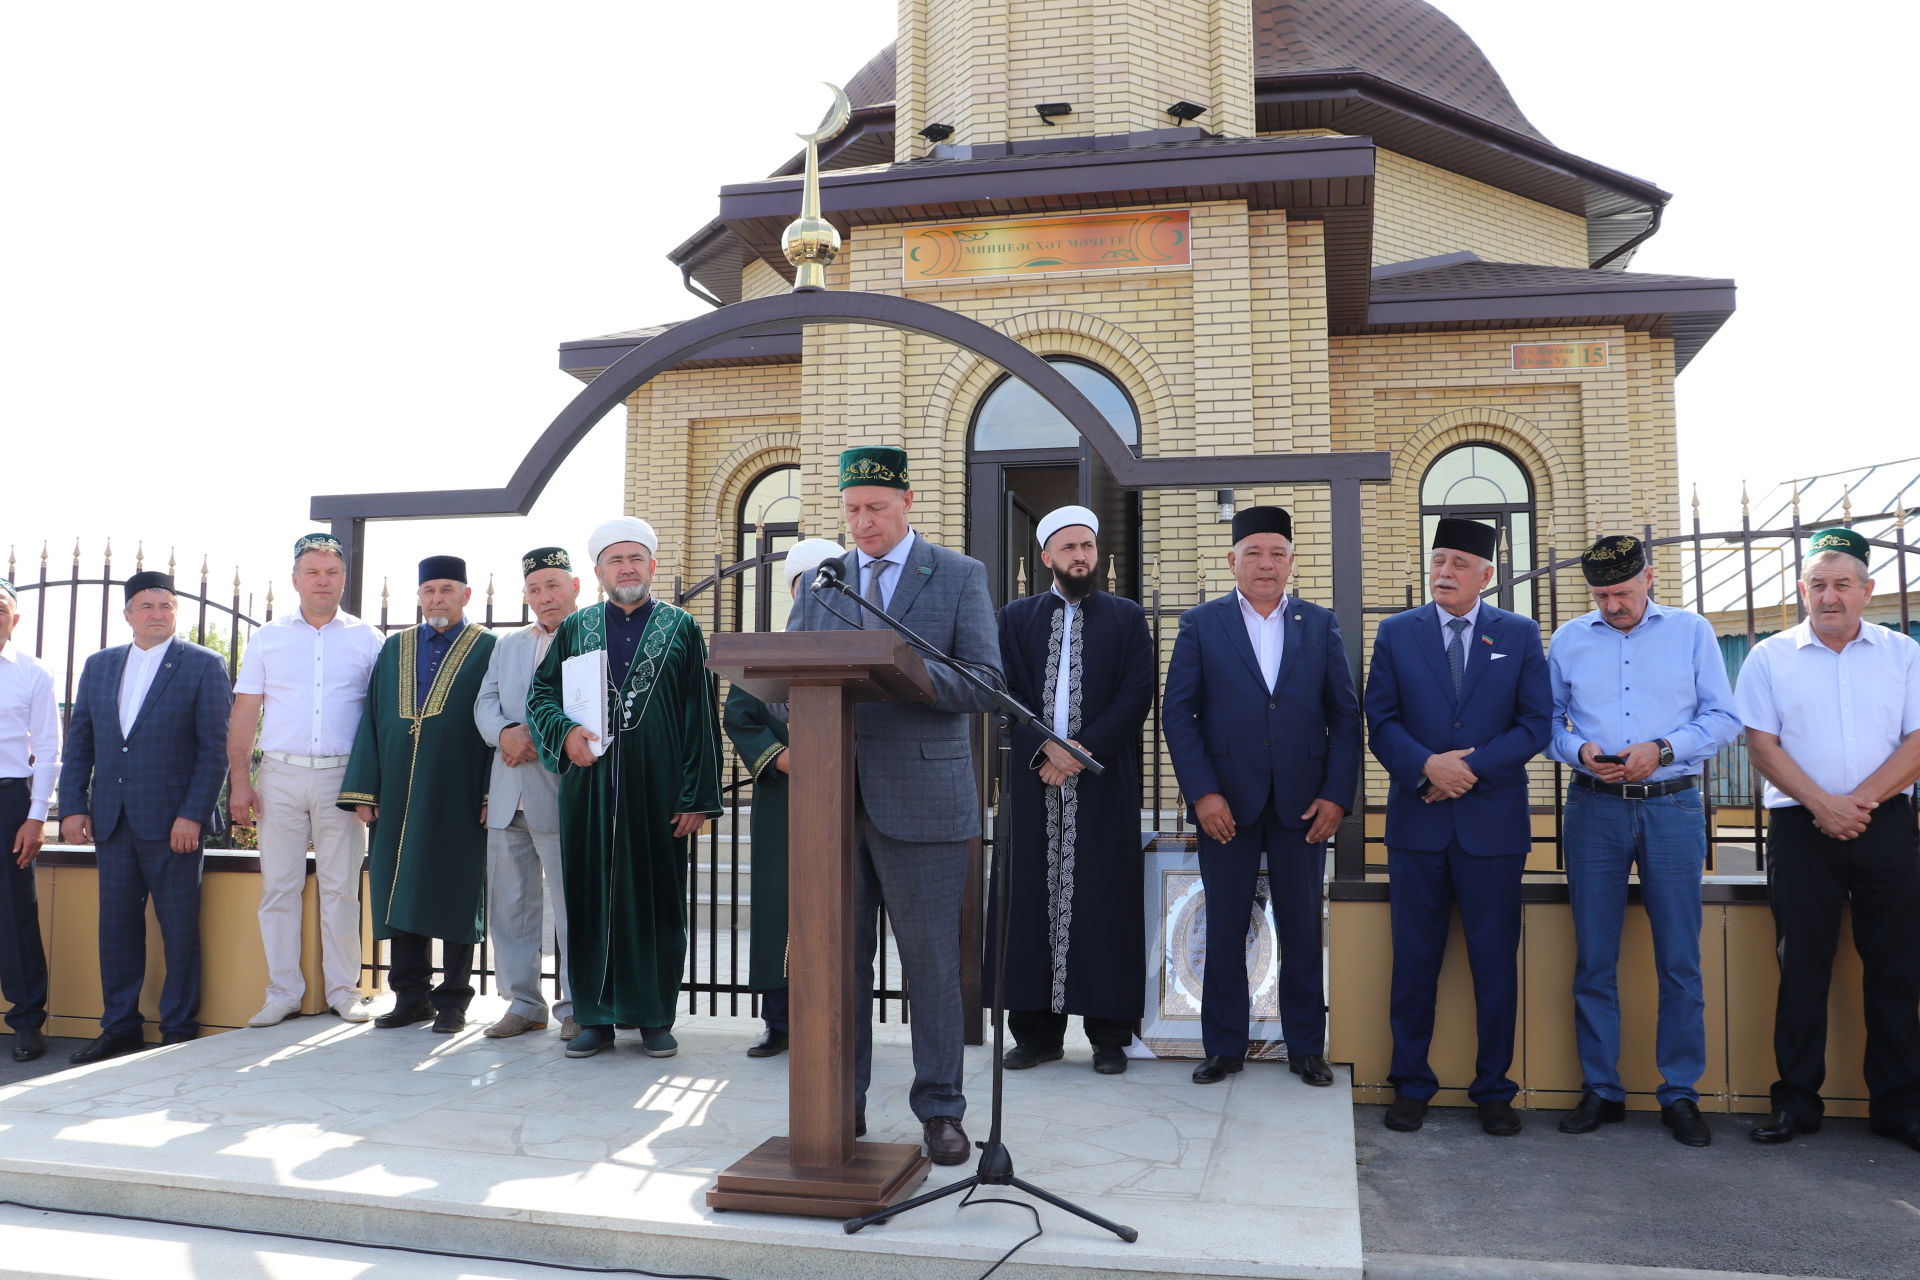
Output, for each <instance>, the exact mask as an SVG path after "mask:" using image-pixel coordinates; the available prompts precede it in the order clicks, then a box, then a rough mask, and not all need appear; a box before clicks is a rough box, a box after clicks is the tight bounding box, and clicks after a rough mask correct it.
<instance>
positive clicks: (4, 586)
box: [0, 578, 20, 600]
mask: <svg viewBox="0 0 1920 1280" xmlns="http://www.w3.org/2000/svg"><path fill="white" fill-rule="evenodd" d="M0 596H5V597H6V598H7V599H9V600H18V599H19V598H20V593H19V592H17V591H15V590H14V589H13V583H11V582H9V581H7V580H6V579H5V578H0Z"/></svg>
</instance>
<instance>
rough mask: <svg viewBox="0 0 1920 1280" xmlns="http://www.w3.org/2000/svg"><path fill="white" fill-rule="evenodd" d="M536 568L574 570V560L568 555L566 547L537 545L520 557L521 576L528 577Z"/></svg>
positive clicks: (569, 571)
mask: <svg viewBox="0 0 1920 1280" xmlns="http://www.w3.org/2000/svg"><path fill="white" fill-rule="evenodd" d="M535 569H564V570H565V571H566V572H568V573H572V572H573V561H572V560H571V559H569V558H568V557H567V549H566V548H565V547H535V548H534V549H533V550H531V551H529V552H527V554H525V555H523V556H521V557H520V576H521V577H523V578H524V577H526V576H527V575H528V574H530V573H532V572H533V571H534V570H535Z"/></svg>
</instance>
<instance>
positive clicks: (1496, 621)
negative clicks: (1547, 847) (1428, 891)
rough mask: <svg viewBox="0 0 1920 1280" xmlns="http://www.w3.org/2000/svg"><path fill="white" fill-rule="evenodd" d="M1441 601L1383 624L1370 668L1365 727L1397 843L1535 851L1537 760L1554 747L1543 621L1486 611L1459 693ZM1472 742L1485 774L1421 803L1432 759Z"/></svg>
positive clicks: (1470, 643)
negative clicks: (1533, 771)
mask: <svg viewBox="0 0 1920 1280" xmlns="http://www.w3.org/2000/svg"><path fill="white" fill-rule="evenodd" d="M1439 613H1440V607H1439V606H1438V605H1436V604H1434V603H1433V602H1432V601H1428V602H1427V603H1426V604H1424V605H1422V606H1421V607H1420V608H1418V609H1412V610H1409V611H1408V612H1406V613H1400V614H1395V615H1394V616H1393V617H1391V618H1388V619H1387V620H1386V621H1385V622H1382V623H1381V624H1380V631H1379V634H1378V635H1377V636H1376V637H1375V638H1374V642H1373V665H1372V667H1370V668H1369V669H1368V673H1367V729H1368V732H1369V734H1370V735H1371V739H1370V742H1371V746H1372V748H1373V754H1374V758H1375V759H1377V760H1379V761H1380V763H1381V764H1382V765H1384V766H1385V767H1386V770H1387V773H1388V774H1389V775H1391V778H1392V786H1391V787H1390V789H1389V790H1388V792H1387V845H1388V847H1390V848H1395V849H1411V850H1420V851H1427V852H1438V851H1441V850H1444V849H1445V848H1446V847H1447V846H1448V845H1449V844H1450V843H1451V842H1452V841H1454V840H1458V841H1459V842H1460V847H1461V848H1462V849H1464V850H1466V851H1467V852H1468V853H1474V854H1483V855H1494V854H1515V853H1526V852H1527V851H1528V850H1530V849H1531V848H1532V847H1533V825H1532V818H1531V814H1530V811H1529V808H1528V804H1527V767H1526V766H1527V761H1529V760H1531V759H1533V757H1534V756H1536V755H1538V754H1540V752H1541V751H1542V750H1544V749H1545V748H1546V745H1547V739H1548V737H1549V735H1550V721H1551V719H1552V715H1553V690H1552V687H1551V685H1550V683H1549V681H1548V679H1547V658H1546V653H1545V651H1544V650H1543V649H1541V647H1540V624H1539V623H1537V622H1535V621H1534V620H1533V619H1532V618H1527V617H1522V616H1521V615H1520V614H1517V613H1508V612H1507V611H1506V610H1504V609H1496V608H1494V607H1493V606H1492V605H1490V604H1484V603H1483V604H1482V605H1481V606H1480V618H1479V626H1478V627H1476V628H1475V629H1474V631H1473V632H1472V633H1471V634H1469V635H1468V636H1467V638H1466V639H1467V647H1468V649H1469V651H1470V652H1469V653H1468V656H1467V674H1466V679H1465V680H1464V681H1463V682H1462V686H1461V696H1460V698H1459V700H1458V701H1457V702H1456V701H1455V699H1454V696H1453V677H1452V675H1451V674H1449V672H1448V670H1447V651H1446V647H1445V646H1444V645H1443V644H1442V643H1441V636H1442V634H1443V633H1442V632H1441V630H1440V617H1439ZM1462 747H1472V748H1473V754H1472V755H1470V756H1468V757H1467V758H1466V764H1467V767H1468V768H1469V769H1472V770H1473V772H1474V774H1475V775H1476V776H1478V777H1479V779H1480V781H1479V783H1478V784H1476V785H1475V786H1474V788H1473V789H1472V790H1471V791H1469V792H1467V794H1465V795H1463V796H1461V797H1460V798H1459V799H1457V800H1444V801H1440V802H1437V803H1435V804H1428V803H1427V802H1426V801H1424V800H1422V799H1421V798H1420V791H1419V787H1420V778H1421V773H1422V770H1424V769H1425V768H1426V763H1427V758H1428V757H1429V756H1432V755H1435V754H1437V753H1440V752H1446V751H1457V750H1459V749H1460V748H1462Z"/></svg>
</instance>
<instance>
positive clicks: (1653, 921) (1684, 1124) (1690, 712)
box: [1547, 535, 1740, 1147]
mask: <svg viewBox="0 0 1920 1280" xmlns="http://www.w3.org/2000/svg"><path fill="white" fill-rule="evenodd" d="M1580 568H1581V572H1582V574H1583V575H1584V576H1585V577H1586V580H1587V586H1588V588H1589V589H1590V590H1591V592H1592V595H1593V600H1594V603H1595V604H1597V605H1598V606H1599V608H1597V609H1595V610H1593V611H1592V612H1591V613H1585V614H1582V615H1581V616H1579V617H1578V618H1575V619H1574V620H1573V621H1571V622H1569V623H1566V624H1565V625H1563V626H1562V627H1561V628H1560V629H1559V630H1558V631H1555V632H1554V633H1553V645H1552V647H1551V649H1550V650H1549V651H1548V655H1547V666H1548V670H1549V672H1550V674H1551V676H1552V681H1553V742H1552V744H1551V745H1550V746H1549V747H1548V749H1547V754H1548V755H1549V756H1551V757H1552V758H1553V759H1555V760H1558V761H1560V762H1561V763H1562V764H1566V765H1571V766H1572V767H1573V771H1574V772H1573V781H1572V785H1570V786H1569V787H1568V789H1567V808H1566V819H1565V822H1564V824H1563V826H1562V831H1561V848H1562V850H1563V852H1564V854H1565V857H1566V864H1567V893H1568V896H1569V897H1570V898H1571V900H1572V904H1573V931H1574V949H1575V963H1574V977H1573V999H1574V1036H1575V1040H1576V1043H1577V1045H1578V1048H1579V1053H1580V1072H1581V1076H1582V1080H1581V1088H1582V1090H1583V1092H1582V1094H1581V1097H1580V1102H1579V1105H1578V1106H1576V1107H1575V1108H1574V1109H1573V1110H1572V1111H1570V1112H1568V1113H1567V1115H1566V1116H1564V1117H1563V1118H1562V1119H1561V1121H1560V1131H1561V1132H1562V1133H1591V1132H1593V1131H1594V1130H1595V1129H1597V1128H1599V1127H1600V1126H1601V1125H1602V1124H1610V1123H1614V1122H1617V1121H1619V1120H1622V1119H1624V1118H1625V1117H1626V1091H1625V1090H1624V1089H1623V1088H1622V1087H1621V1084H1620V1073H1619V1067H1618V1063H1619V1058H1620V996H1619V988H1618V983H1617V981H1616V973H1615V971H1616V968H1617V966H1618V963H1619V959H1620V929H1621V924H1622V922H1623V920H1624V918H1625V914H1626V907H1627V874H1628V871H1629V870H1630V869H1633V868H1636V867H1637V868H1638V870H1639V873H1640V894H1641V899H1642V901H1643V902H1644V903H1645V905H1646V909H1647V922H1648V924H1649V925H1650V926H1651V928H1652V932H1653V955H1654V965H1655V968H1656V969H1657V971H1658V973H1659V977H1660V1014H1659V1023H1658V1028H1657V1032H1656V1037H1655V1046H1654V1057H1655V1060H1656V1061H1657V1062H1658V1064H1659V1067H1660V1075H1661V1084H1660V1088H1659V1090H1658V1091H1657V1097H1658V1098H1659V1100H1660V1119H1661V1122H1662V1123H1663V1124H1665V1125H1666V1126H1667V1127H1668V1128H1669V1129H1671V1130H1673V1136H1674V1138H1675V1139H1676V1140H1678V1141H1679V1142H1681V1143H1684V1144H1685V1145H1687V1146H1690V1147H1704V1146H1706V1145H1708V1144H1709V1143H1710V1142H1712V1140H1713V1134H1712V1132H1711V1131H1710V1130H1709V1129H1708V1128H1707V1122H1706V1120H1705V1119H1704V1118H1703V1117H1702V1116H1701V1115H1700V1106H1699V1098H1700V1095H1699V1093H1698V1092H1696V1090H1695V1088H1694V1086H1695V1084H1696V1083H1697V1082H1698V1081H1699V1079H1700V1075H1701V1073H1702V1072H1703V1071H1705V1070H1706V1065H1707V1029H1706V998H1705V994H1704V992H1703V990H1702V987H1701V982H1700V876H1701V871H1702V869H1703V868H1704V865H1705V862H1706V852H1707V833H1706V818H1705V801H1704V800H1703V798H1702V796H1701V794H1700V788H1699V783H1700V770H1701V767H1702V766H1703V765H1704V764H1705V763H1706V762H1707V761H1708V760H1709V759H1711V758H1712V757H1713V755H1714V753H1715V752H1716V751H1718V750H1719V749H1720V748H1721V747H1722V746H1724V745H1725V744H1727V743H1729V742H1732V741H1733V740H1734V739H1735V738H1737V737H1738V736H1739V735H1740V720H1739V717H1738V716H1736V715H1735V714H1734V711H1733V690H1732V688H1731V687H1730V686H1729V684H1728V681H1727V670H1726V667H1725V665H1724V664H1723V663H1722V661H1721V658H1720V647H1719V645H1718V643H1717V642H1716V641H1715V639H1714V635H1713V627H1712V626H1711V624H1709V623H1708V622H1707V620H1706V619H1705V618H1702V617H1701V616H1700V615H1699V614H1697V613H1692V612H1689V611H1688V610H1685V609H1668V608H1662V607H1661V606H1660V605H1657V604H1655V603H1654V602H1653V601H1652V600H1651V599H1649V598H1648V593H1649V592H1650V590H1651V589H1652V587H1653V572H1654V571H1653V566H1652V565H1651V564H1650V563H1649V562H1648V559H1647V553H1646V547H1645V546H1644V545H1643V544H1642V543H1641V541H1640V540H1639V539H1638V538H1634V537H1631V536H1627V535H1619V536H1614V537H1606V538H1601V539H1600V540H1599V541H1597V542H1595V543H1594V544H1593V545H1592V546H1591V547H1589V548H1587V550H1586V552H1585V554H1583V555H1582V556H1581V557H1580Z"/></svg>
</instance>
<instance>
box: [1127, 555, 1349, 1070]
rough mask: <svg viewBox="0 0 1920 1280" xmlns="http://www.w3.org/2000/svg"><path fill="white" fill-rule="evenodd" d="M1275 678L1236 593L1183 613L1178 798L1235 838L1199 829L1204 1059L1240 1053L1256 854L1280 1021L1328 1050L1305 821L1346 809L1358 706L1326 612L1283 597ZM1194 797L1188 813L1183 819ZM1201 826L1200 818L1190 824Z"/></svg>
mask: <svg viewBox="0 0 1920 1280" xmlns="http://www.w3.org/2000/svg"><path fill="white" fill-rule="evenodd" d="M1281 605H1282V607H1283V608H1284V609H1285V610H1286V615H1285V619H1284V621H1283V623H1282V629H1283V631H1284V633H1285V640H1284V642H1283V643H1282V646H1281V656H1280V672H1279V675H1278V676H1277V677H1276V678H1275V680H1274V687H1273V688H1272V689H1271V690H1269V689H1268V688H1267V683H1266V679H1265V678H1264V677H1263V676H1262V675H1261V672H1260V662H1259V659H1258V658H1257V657H1256V656H1255V655H1254V652H1253V644H1252V642H1251V641H1249V640H1248V638H1247V629H1246V624H1245V622H1244V621H1243V620H1242V618H1241V614H1240V599H1239V594H1238V593H1237V592H1231V591H1230V592H1228V593H1227V594H1226V595H1224V596H1221V597H1219V598H1218V599H1216V600H1209V601H1207V602H1206V603H1205V604H1202V605H1199V606H1197V607H1195V608H1193V609H1189V610H1188V611H1187V612H1186V613H1185V614H1184V615H1182V616H1181V619H1180V634H1179V637H1178V639H1176V640H1175V641H1174V646H1173V660H1172V662H1171V663H1170V664H1169V665H1168V667H1167V687H1166V694H1165V697H1164V698H1163V699H1162V703H1161V712H1162V720H1163V724H1164V727H1165V730H1166V736H1167V751H1168V754H1169V755H1171V756H1172V758H1173V769H1174V775H1175V776H1176V777H1177V778H1178V779H1179V782H1180V791H1181V794H1183V795H1185V796H1187V797H1188V799H1189V801H1190V802H1191V801H1192V800H1197V799H1199V798H1200V797H1202V796H1206V795H1211V794H1214V793H1216V792H1217V793H1219V794H1220V795H1221V796H1222V797H1224V798H1225V800H1226V802H1227V807H1228V808H1229V809H1230V810H1231V811H1232V812H1233V818H1234V825H1235V827H1236V832H1235V835H1234V838H1233V839H1232V840H1230V841H1228V842H1227V843H1225V844H1221V843H1219V842H1218V841H1216V840H1214V839H1213V838H1212V837H1210V836H1209V835H1207V833H1206V832H1205V831H1201V832H1200V877H1201V881H1202V883H1203V884H1204V885H1205V887H1206V894H1207V955H1206V969H1205V972H1204V974H1203V977H1202V991H1201V1011H1200V1027H1201V1036H1202V1043H1203V1045H1204V1047H1205V1050H1206V1053H1207V1054H1208V1056H1210V1057H1211V1056H1222V1057H1240V1056H1242V1055H1244V1054H1245V1053H1246V1050H1247V1023H1248V1014H1249V1002H1248V991H1247V961H1246V937H1247V927H1248V923H1249V920H1250V918H1251V915H1252V912H1253V909H1254V905H1255V904H1254V887H1255V882H1256V879H1257V877H1258V876H1259V871H1260V857H1261V854H1263V853H1264V854H1265V855H1266V858H1267V876H1268V885H1269V887H1270V891H1271V893H1272V895H1273V914H1274V924H1275V927H1276V929H1277V931H1278V933H1279V935H1280V951H1281V968H1280V1023H1281V1029H1282V1032H1283V1034H1284V1035H1285V1036H1286V1041H1287V1051H1288V1053H1289V1054H1290V1055H1292V1056H1293V1057H1296V1058H1298V1057H1305V1056H1309V1055H1315V1054H1322V1053H1325V1052H1326V1037H1327V1002H1326V995H1325V987H1324V985H1323V983H1322V981H1321V961H1320V898H1321V890H1322V885H1323V882H1324V879H1325V875H1326V845H1325V844H1324V843H1321V844H1312V845H1310V844H1308V843H1307V841H1306V832H1307V827H1308V825H1309V824H1308V822H1307V820H1306V819H1305V818H1303V817H1301V815H1302V814H1304V813H1305V812H1306V811H1307V809H1308V808H1309V807H1310V806H1311V805H1312V804H1313V802H1314V801H1315V800H1321V799H1324V800H1331V801H1332V802H1333V803H1335V804H1337V805H1339V806H1340V807H1341V808H1342V809H1344V810H1347V811H1349V812H1351V811H1352V809H1353V798H1354V792H1355V789H1356V788H1357V787H1358V785H1359V780H1360V706H1359V702H1358V701H1357V699H1356V698H1355V696H1354V691H1353V673H1352V671H1351V670H1349V669H1348V667H1347V652H1346V648H1345V646H1344V645H1343V644H1342V643H1341V639H1340V624H1339V623H1338V622H1336V621H1335V620H1334V616H1333V613H1332V612H1331V611H1330V610H1327V609H1324V608H1322V607H1320V606H1319V605H1317V604H1309V603H1307V602H1306V601H1304V600H1298V599H1295V598H1294V597H1292V596H1288V597H1287V598H1286V599H1285V600H1283V601H1282V602H1281ZM1191 812H1192V810H1191V804H1189V814H1191ZM1197 824H1198V820H1197V819H1196V825H1197Z"/></svg>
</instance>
